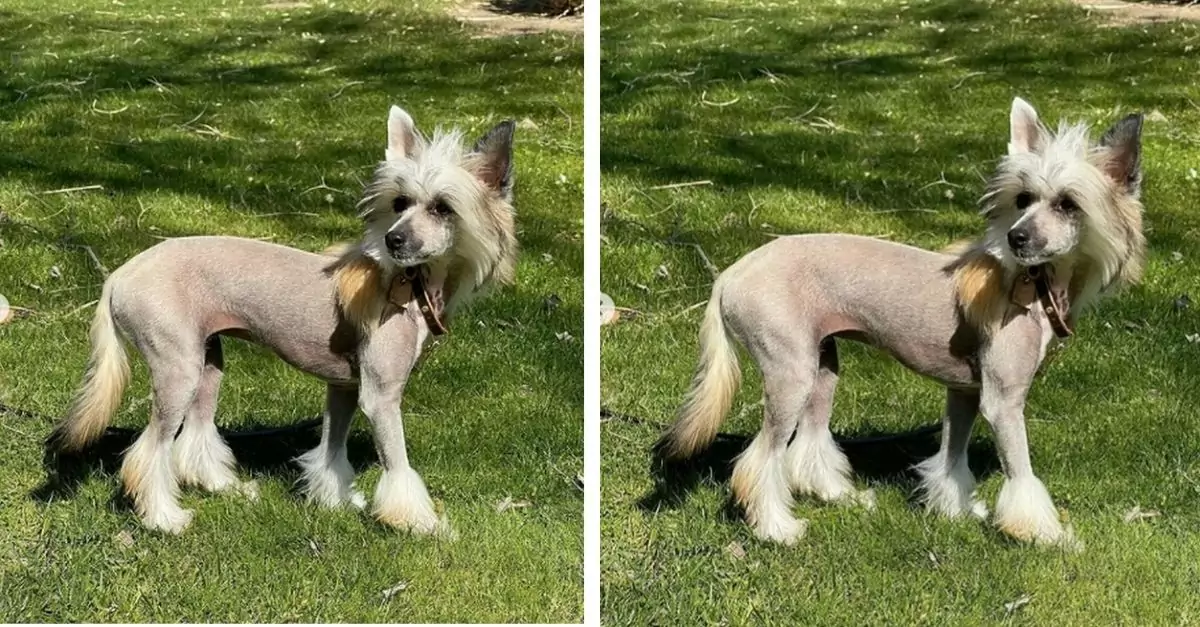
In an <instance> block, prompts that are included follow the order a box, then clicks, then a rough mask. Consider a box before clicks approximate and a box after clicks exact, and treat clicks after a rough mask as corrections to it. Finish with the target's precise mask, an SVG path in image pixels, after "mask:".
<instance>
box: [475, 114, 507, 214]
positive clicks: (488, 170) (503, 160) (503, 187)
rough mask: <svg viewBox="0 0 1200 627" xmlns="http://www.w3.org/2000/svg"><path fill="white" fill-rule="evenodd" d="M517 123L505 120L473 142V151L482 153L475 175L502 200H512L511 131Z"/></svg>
mask: <svg viewBox="0 0 1200 627" xmlns="http://www.w3.org/2000/svg"><path fill="white" fill-rule="evenodd" d="M516 128H517V125H516V124H514V123H513V121H512V120H505V121H503V122H501V123H499V124H497V125H496V127H495V128H493V129H492V130H490V131H488V132H487V134H486V135H484V136H483V137H481V138H479V141H477V142H475V149H474V152H476V153H478V154H479V155H482V157H483V159H481V160H480V165H479V167H478V168H477V169H476V171H475V176H478V177H479V180H481V181H483V183H484V185H487V186H488V187H490V188H491V189H494V190H496V191H497V192H499V193H500V196H501V197H502V198H504V200H506V201H509V202H511V201H512V188H513V152H512V147H513V131H515V130H516Z"/></svg>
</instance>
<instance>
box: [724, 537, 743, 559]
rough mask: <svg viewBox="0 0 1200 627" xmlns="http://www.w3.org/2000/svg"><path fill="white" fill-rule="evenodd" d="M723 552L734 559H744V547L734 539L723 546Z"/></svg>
mask: <svg viewBox="0 0 1200 627" xmlns="http://www.w3.org/2000/svg"><path fill="white" fill-rule="evenodd" d="M725 552H726V553H728V554H729V556H730V557H732V558H733V559H735V560H741V559H746V547H744V546H742V543H741V542H738V541H737V540H734V541H733V542H730V543H729V544H728V546H726V547H725Z"/></svg>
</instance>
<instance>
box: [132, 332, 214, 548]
mask: <svg viewBox="0 0 1200 627" xmlns="http://www.w3.org/2000/svg"><path fill="white" fill-rule="evenodd" d="M158 339H159V338H156V340H158ZM141 346H147V347H154V348H155V349H156V350H154V352H153V353H151V352H149V351H146V350H143V353H144V354H146V362H147V364H149V366H150V379H151V386H152V388H153V395H154V400H153V403H152V405H153V409H152V410H151V416H150V424H149V425H148V426H147V427H146V429H145V431H142V434H141V436H139V437H138V439H137V441H136V442H134V443H133V446H131V447H129V450H128V451H127V452H126V453H125V460H124V461H123V462H122V464H121V479H122V481H123V482H124V484H125V491H126V493H127V494H128V495H129V496H130V498H132V499H133V504H134V509H135V510H136V511H137V514H138V516H139V517H141V519H142V522H143V524H145V525H146V526H147V527H149V528H151V529H158V530H161V531H166V532H169V533H179V532H181V531H183V530H184V528H186V527H187V526H188V524H189V523H191V521H192V512H191V510H184V509H182V508H180V507H179V483H178V481H177V480H176V477H175V470H174V465H173V464H172V462H171V446H172V444H173V443H174V440H175V434H176V433H178V432H179V427H180V426H181V425H182V424H183V421H184V419H185V418H186V417H187V414H188V409H189V408H190V407H191V406H192V402H193V401H194V400H195V398H196V393H197V391H198V389H199V387H200V379H201V371H202V368H203V348H202V347H201V346H200V345H197V346H195V347H194V348H188V347H186V346H181V345H180V344H173V345H172V344H171V343H170V342H169V341H164V342H162V344H159V345H147V344H145V343H143V344H142V345H140V346H139V348H141Z"/></svg>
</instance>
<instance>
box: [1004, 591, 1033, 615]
mask: <svg viewBox="0 0 1200 627" xmlns="http://www.w3.org/2000/svg"><path fill="white" fill-rule="evenodd" d="M1032 600H1033V597H1031V596H1029V595H1028V594H1022V595H1021V598H1019V599H1017V600H1016V601H1010V602H1008V603H1005V604H1004V613H1005V614H1006V615H1008V616H1012V614H1013V612H1016V611H1017V610H1019V609H1021V608H1023V607H1025V606H1026V605H1029V602H1030V601H1032Z"/></svg>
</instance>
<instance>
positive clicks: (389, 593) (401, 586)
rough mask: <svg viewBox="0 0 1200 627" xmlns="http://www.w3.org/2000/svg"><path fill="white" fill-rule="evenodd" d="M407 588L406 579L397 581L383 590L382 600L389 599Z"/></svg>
mask: <svg viewBox="0 0 1200 627" xmlns="http://www.w3.org/2000/svg"><path fill="white" fill-rule="evenodd" d="M407 589H408V582H406V581H401V582H398V583H397V584H396V585H394V586H392V587H391V588H388V589H387V590H384V591H383V593H382V594H383V600H384V602H387V601H391V600H392V597H394V596H396V595H397V594H399V593H401V592H404V591H405V590H407Z"/></svg>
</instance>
